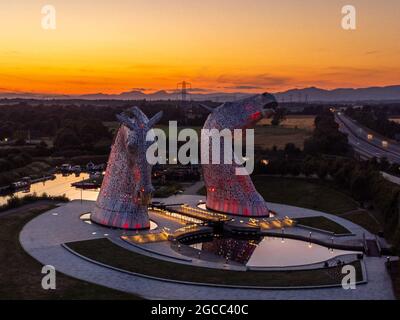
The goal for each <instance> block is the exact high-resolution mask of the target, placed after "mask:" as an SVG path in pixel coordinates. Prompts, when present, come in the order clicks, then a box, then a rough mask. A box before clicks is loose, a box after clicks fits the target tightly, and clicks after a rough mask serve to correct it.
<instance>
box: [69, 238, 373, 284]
mask: <svg viewBox="0 0 400 320" xmlns="http://www.w3.org/2000/svg"><path fill="white" fill-rule="evenodd" d="M61 246H62V247H63V248H64V249H66V250H67V251H69V252H70V253H72V254H73V255H75V256H77V257H79V258H81V259H83V260H86V261H88V262H91V263H94V264H97V265H99V266H102V267H105V268H107V269H110V270H114V271H117V272H121V273H125V274H129V275H133V276H137V277H141V278H147V279H151V280H156V281H162V282H169V283H174V284H183V285H192V286H203V287H216V288H231V289H258V290H301V289H324V288H337V287H341V284H331V285H320V286H295V287H257V286H242V285H238V286H234V285H228V284H212V283H204V282H189V281H183V280H172V279H166V278H159V277H155V276H149V275H145V274H142V273H137V272H133V271H128V270H124V269H120V268H117V267H113V266H110V265H107V264H104V263H102V262H99V261H96V260H93V259H91V258H88V257H86V256H84V255H81V254H80V253H78V252H76V251H75V250H73V249H71V248H70V247H68V245H67V244H65V243H62V244H61ZM360 263H361V270H362V275H363V280H362V281H358V282H356V285H360V284H366V283H367V282H368V281H367V278H366V271H365V269H366V268H365V264H364V261H362V260H360Z"/></svg>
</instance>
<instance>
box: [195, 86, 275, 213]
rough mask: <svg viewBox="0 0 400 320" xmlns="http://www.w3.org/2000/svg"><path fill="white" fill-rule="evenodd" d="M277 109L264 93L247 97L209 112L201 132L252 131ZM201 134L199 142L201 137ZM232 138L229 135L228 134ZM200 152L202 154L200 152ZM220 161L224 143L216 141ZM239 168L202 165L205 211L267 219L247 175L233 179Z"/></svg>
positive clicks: (232, 165) (234, 164) (260, 200)
mask: <svg viewBox="0 0 400 320" xmlns="http://www.w3.org/2000/svg"><path fill="white" fill-rule="evenodd" d="M276 107H277V103H276V100H275V98H274V96H272V95H271V94H268V93H264V94H259V95H255V96H251V97H248V98H246V99H243V100H239V101H236V102H228V103H225V104H223V105H222V106H220V107H218V108H215V109H209V110H210V111H211V114H210V115H209V116H208V118H207V120H206V122H205V124H204V127H203V129H208V130H212V129H217V130H219V132H221V131H222V130H224V129H228V130H230V131H231V132H233V130H235V129H246V128H251V127H253V126H254V125H255V124H256V123H257V122H258V121H259V120H261V119H262V118H264V117H270V116H271V115H272V114H273V113H274V108H276ZM205 134H206V133H205V131H204V130H203V131H202V140H203V138H204V135H205ZM232 135H233V134H232ZM202 152H203V151H202ZM204 152H207V153H208V158H209V159H212V152H213V151H212V148H209V149H207V150H206V151H204ZM219 152H220V159H223V157H224V139H221V140H220V148H219ZM238 168H243V166H242V165H240V164H237V163H235V162H233V163H232V164H226V162H225V161H223V160H221V161H220V164H212V163H210V162H209V163H206V164H203V176H204V183H205V186H206V191H207V203H206V205H207V208H209V209H211V210H215V211H220V212H224V213H228V214H233V215H242V216H268V215H269V210H268V207H267V205H266V203H265V201H264V199H263V197H262V196H261V195H260V194H259V193H258V192H257V190H256V189H255V187H254V184H253V182H252V181H251V179H250V176H248V175H237V174H236V173H237V169H238Z"/></svg>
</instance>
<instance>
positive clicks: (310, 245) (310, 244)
mask: <svg viewBox="0 0 400 320" xmlns="http://www.w3.org/2000/svg"><path fill="white" fill-rule="evenodd" d="M311 235H312V232H310V235H309V241H310V243H309V245H308V247H309V248H311V247H312V243H311Z"/></svg>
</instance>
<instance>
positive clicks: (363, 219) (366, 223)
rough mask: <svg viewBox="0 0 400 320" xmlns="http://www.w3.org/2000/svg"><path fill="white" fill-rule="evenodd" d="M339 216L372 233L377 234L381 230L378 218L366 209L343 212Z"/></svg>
mask: <svg viewBox="0 0 400 320" xmlns="http://www.w3.org/2000/svg"><path fill="white" fill-rule="evenodd" d="M340 217H341V218H344V219H347V220H350V221H351V222H354V223H355V224H358V225H360V226H361V227H363V228H365V229H367V230H368V231H369V232H371V233H373V234H377V233H378V232H379V231H382V230H383V228H382V226H381V225H380V223H379V222H378V220H377V219H376V218H375V217H373V216H372V215H371V214H370V213H369V212H368V211H366V210H357V211H353V212H350V213H345V214H342V215H340Z"/></svg>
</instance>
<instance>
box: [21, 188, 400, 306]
mask: <svg viewBox="0 0 400 320" xmlns="http://www.w3.org/2000/svg"><path fill="white" fill-rule="evenodd" d="M172 198H174V199H168V201H171V203H172V202H177V201H180V202H188V201H189V200H191V201H196V202H197V201H198V200H199V197H195V198H193V197H189V198H187V196H185V195H182V196H180V197H172ZM202 199H204V198H202ZM93 205H94V202H91V201H84V202H83V203H82V204H81V203H80V201H72V202H70V203H68V204H65V205H62V206H60V207H59V208H56V209H53V210H51V211H48V212H45V213H43V214H42V215H40V216H38V217H36V218H34V219H33V220H31V221H30V222H29V223H28V224H26V225H25V227H24V228H23V230H22V231H21V233H20V242H21V244H22V246H23V247H24V249H25V250H26V251H27V252H28V253H29V254H30V255H32V256H33V257H34V258H35V259H37V260H39V261H40V262H41V263H42V264H50V265H53V266H54V267H55V268H56V270H58V271H59V272H62V273H65V274H67V275H70V276H72V277H75V278H78V279H82V280H86V281H89V282H94V283H98V284H100V285H104V286H107V287H110V288H114V289H117V290H121V291H126V292H131V293H135V294H139V295H141V296H143V297H145V298H150V299H212V300H220V299H328V300H332V299H393V298H394V296H393V292H392V288H391V282H390V278H389V275H388V273H387V272H386V270H385V267H384V259H383V258H368V257H367V258H365V262H366V265H367V273H368V280H369V282H368V284H365V285H359V286H358V287H357V289H356V290H343V289H342V288H330V289H306V290H261V289H228V288H216V287H205V286H198V285H184V284H174V283H168V282H164V281H159V280H151V279H146V278H142V277H140V276H134V275H129V274H125V273H121V272H118V271H114V270H110V269H108V268H105V267H102V266H99V265H96V264H93V263H91V262H88V261H86V260H84V259H81V258H79V257H77V256H75V255H74V254H72V253H70V252H69V251H67V250H66V249H64V248H63V247H62V246H61V244H62V243H65V242H70V241H78V240H87V239H96V238H102V237H106V236H108V237H113V238H114V239H115V238H118V236H119V235H121V234H122V233H123V232H122V231H120V230H110V229H108V228H105V227H102V226H98V225H94V224H87V223H85V222H82V221H81V220H80V219H79V216H80V214H81V213H83V212H87V211H90V209H91V208H92V207H93ZM271 208H272V209H274V210H277V211H278V212H282V211H285V212H289V211H290V212H291V213H292V214H297V215H299V216H301V212H302V211H303V209H294V208H293V207H288V206H283V205H271ZM313 213H314V214H315V215H322V214H321V213H318V212H315V211H314V212H313ZM285 215H286V213H285ZM287 215H289V214H287ZM303 215H304V213H303ZM289 216H290V215H289ZM330 218H332V216H330ZM161 220H162V221H161ZM170 220H171V219H164V218H162V217H157V220H156V222H159V223H168V224H169V225H170V226H172V225H173V224H174V223H175V224H176V223H177V222H175V221H170ZM178 225H179V224H178ZM346 227H347V226H346ZM360 232H361V230H360ZM129 233H135V232H125V234H129Z"/></svg>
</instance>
